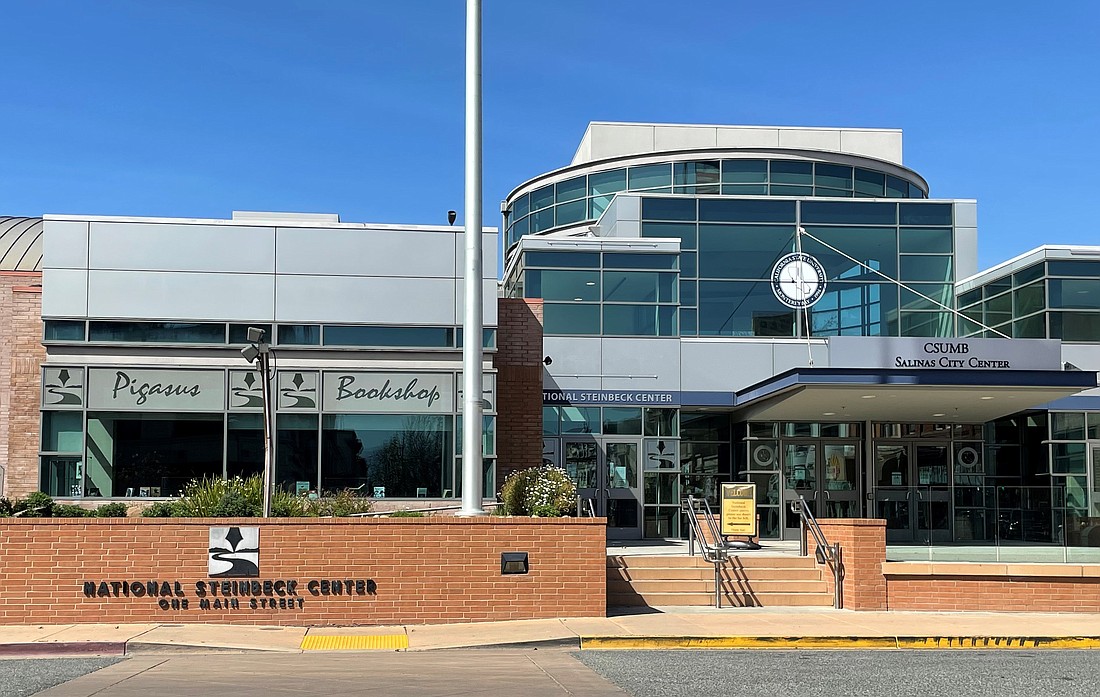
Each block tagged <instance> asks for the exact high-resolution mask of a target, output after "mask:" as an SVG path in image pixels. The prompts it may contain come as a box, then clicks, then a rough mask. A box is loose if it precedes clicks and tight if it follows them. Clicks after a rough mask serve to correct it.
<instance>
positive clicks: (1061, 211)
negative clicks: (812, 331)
mask: <svg viewBox="0 0 1100 697" xmlns="http://www.w3.org/2000/svg"><path fill="white" fill-rule="evenodd" d="M484 4H485V20H484V24H485V40H484V44H485V46H484V73H485V107H484V109H485V172H486V175H485V184H484V187H485V189H484V190H485V222H486V224H490V225H495V224H498V222H499V216H498V215H497V213H496V211H497V209H498V202H499V201H500V199H502V198H503V197H504V196H505V195H506V194H507V193H508V192H509V191H510V190H511V189H512V188H513V187H514V186H515V185H517V184H519V183H521V182H522V181H524V180H525V179H527V178H529V177H531V176H534V175H536V174H539V173H541V172H544V171H546V170H549V169H554V168H557V167H560V166H563V165H565V164H567V163H568V162H569V160H570V159H571V158H572V155H573V152H574V150H575V149H576V146H577V142H578V141H579V139H580V137H581V135H582V134H583V132H584V129H585V126H586V125H587V123H588V122H589V121H593V120H606V121H612V120H614V121H647V122H648V121H653V122H670V123H722V124H764V125H803V126H857V127H891V128H901V129H903V130H904V132H905V161H906V164H907V165H908V166H910V167H911V168H913V169H915V170H917V171H918V172H920V173H921V174H923V175H924V176H925V178H926V179H928V181H929V182H930V184H931V186H932V195H933V196H934V197H944V198H977V199H978V201H979V240H980V242H979V245H980V246H979V264H980V266H981V267H982V268H985V267H988V266H991V265H993V264H995V263H997V262H999V261H1003V260H1005V259H1007V258H1009V257H1011V256H1014V255H1016V254H1019V253H1021V252H1023V251H1025V250H1027V249H1030V248H1032V247H1034V246H1037V245H1039V244H1041V243H1078V244H1100V234H1098V232H1097V225H1096V223H1095V221H1094V219H1093V218H1092V215H1091V212H1092V207H1093V205H1095V202H1096V201H1097V200H1098V199H1097V195H1096V189H1097V186H1098V183H1097V182H1098V180H1100V175H1098V173H1097V169H1098V168H1100V145H1098V144H1097V143H1098V141H1100V139H1098V138H1097V130H1098V126H1100V123H1098V121H1100V119H1098V117H1097V108H1098V101H1100V87H1098V86H1100V79H1098V77H1097V75H1096V70H1097V67H1098V66H1100V41H1097V39H1096V30H1097V27H1098V26H1100V3H1095V2H1091V1H1086V0H1070V1H1068V2H1061V3H1058V2H1048V3H1033V2H1020V1H1017V0H1002V1H1001V2H992V1H985V0H974V1H969V2H958V1H957V0H956V1H942V0H922V1H921V2H899V3H888V2H882V1H881V0H880V1H878V2H864V1H863V0H843V1H842V2H833V3H822V2H816V1H808V0H806V1H804V0H788V1H786V2H781V3H748V2H734V1H733V0H694V1H692V2H671V1H667V0H666V2H651V1H649V0H631V1H627V0H599V1H596V2H594V1H593V0H555V1H553V2H538V3H535V2H524V1H522V0H485V3H484ZM0 17H2V18H3V23H4V26H5V31H4V32H3V39H2V40H0V94H2V95H3V106H2V107H0V139H2V140H0V145H2V147H0V162H2V163H3V166H2V167H0V215H41V214H44V213H74V214H100V215H163V216H186V217H228V216H229V215H230V212H231V211H232V210H234V209H237V210H293V211H320V212H332V213H339V214H340V215H341V217H342V219H343V220H349V221H370V222H389V223H394V222H404V223H439V224H441V223H444V222H445V220H446V211H447V210H448V209H450V208H454V209H458V210H459V213H460V220H461V208H462V200H463V193H462V175H463V172H462V168H463V123H462V118H463V60H464V57H463V51H464V48H463V40H464V27H463V25H464V3H463V2H462V0H407V1H406V2H381V1H379V0H356V1H344V0H300V1H291V0H265V1H264V2H255V1H252V0H228V1H227V0H218V1H215V0H156V1H150V0H102V1H99V0H86V1H78V0H69V1H60V0H35V1H33V2H32V1H31V0H21V1H16V0H0Z"/></svg>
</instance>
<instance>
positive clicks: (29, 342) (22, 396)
mask: <svg viewBox="0 0 1100 697" xmlns="http://www.w3.org/2000/svg"><path fill="white" fill-rule="evenodd" d="M41 283H42V274H41V273H35V272H15V271H5V272H0V468H3V469H4V472H3V477H2V479H3V482H2V484H0V486H2V489H0V494H2V495H4V496H7V497H9V498H16V497H20V496H24V495H26V494H28V493H30V492H32V491H34V490H36V489H37V488H38V428H39V418H38V404H39V381H40V371H41V365H42V363H43V361H45V359H46V350H45V348H44V347H43V346H42V287H41Z"/></svg>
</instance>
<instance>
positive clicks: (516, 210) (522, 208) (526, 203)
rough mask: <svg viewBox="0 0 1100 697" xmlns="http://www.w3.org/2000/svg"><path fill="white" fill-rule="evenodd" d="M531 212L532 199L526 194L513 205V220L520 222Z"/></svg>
mask: <svg viewBox="0 0 1100 697" xmlns="http://www.w3.org/2000/svg"><path fill="white" fill-rule="evenodd" d="M530 211H531V197H530V195H528V194H524V195H523V196H520V197H519V198H517V199H516V202H515V203H514V204H513V205H512V219H513V220H519V219H520V218H522V217H523V216H525V215H527V214H528V213H529V212H530Z"/></svg>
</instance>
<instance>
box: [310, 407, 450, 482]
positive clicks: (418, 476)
mask: <svg viewBox="0 0 1100 697" xmlns="http://www.w3.org/2000/svg"><path fill="white" fill-rule="evenodd" d="M451 434H452V419H451V417H449V416H441V415H434V414H329V415H326V416H324V417H323V423H322V446H321V481H322V482H323V487H324V488H325V489H328V490H340V489H355V490H358V491H361V492H362V495H367V496H370V495H382V496H387V497H394V496H399V497H408V498H415V497H417V496H420V497H424V496H430V497H438V496H441V495H443V490H444V488H445V487H444V482H445V480H446V481H449V480H450V477H449V476H448V477H445V476H444V473H445V472H446V470H447V469H449V468H450V466H451V460H452V459H451V453H452V449H453V445H452V435H451ZM450 493H451V492H448V495H450Z"/></svg>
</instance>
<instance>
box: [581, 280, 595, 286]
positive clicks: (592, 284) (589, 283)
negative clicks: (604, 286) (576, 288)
mask: <svg viewBox="0 0 1100 697" xmlns="http://www.w3.org/2000/svg"><path fill="white" fill-rule="evenodd" d="M584 285H586V286H594V285H596V282H595V281H589V282H588V283H585V284H584Z"/></svg>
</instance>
